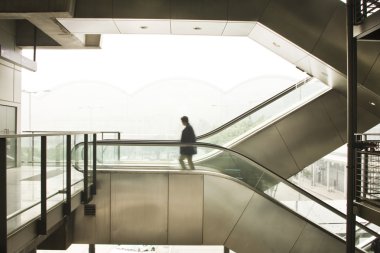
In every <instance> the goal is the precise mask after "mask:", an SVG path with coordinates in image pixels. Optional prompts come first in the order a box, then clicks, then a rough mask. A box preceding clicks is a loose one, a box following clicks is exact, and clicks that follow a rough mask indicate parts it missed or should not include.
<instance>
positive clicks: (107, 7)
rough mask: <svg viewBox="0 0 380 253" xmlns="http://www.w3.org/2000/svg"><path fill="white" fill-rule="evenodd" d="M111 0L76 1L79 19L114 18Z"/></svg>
mask: <svg viewBox="0 0 380 253" xmlns="http://www.w3.org/2000/svg"><path fill="white" fill-rule="evenodd" d="M113 2H114V1H109V0H76V4H75V17H77V18H112V4H113Z"/></svg>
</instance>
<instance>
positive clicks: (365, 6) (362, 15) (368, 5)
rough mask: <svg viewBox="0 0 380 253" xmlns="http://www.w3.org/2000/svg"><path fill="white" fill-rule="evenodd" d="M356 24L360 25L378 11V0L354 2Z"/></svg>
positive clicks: (379, 7)
mask: <svg viewBox="0 0 380 253" xmlns="http://www.w3.org/2000/svg"><path fill="white" fill-rule="evenodd" d="M355 9H356V11H355V19H356V24H360V23H362V22H363V21H364V20H365V19H366V18H368V17H369V16H371V15H372V14H374V13H375V12H378V11H379V10H380V0H358V1H355Z"/></svg>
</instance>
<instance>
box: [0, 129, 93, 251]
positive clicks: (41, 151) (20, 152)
mask: <svg viewBox="0 0 380 253" xmlns="http://www.w3.org/2000/svg"><path fill="white" fill-rule="evenodd" d="M96 137H97V134H96V133H87V132H70V133H67V132H66V133H57V132H55V133H54V132H50V133H47V132H46V133H39V134H21V135H0V180H1V182H0V185H1V186H0V187H1V190H0V195H1V196H0V223H1V224H0V252H8V251H7V238H8V236H10V235H12V234H14V233H15V232H16V231H18V230H19V229H21V228H22V227H24V226H26V225H27V224H30V223H31V222H37V227H38V231H36V232H37V233H38V234H40V235H45V234H46V233H47V227H48V226H47V214H48V210H50V209H52V208H54V207H57V206H58V205H63V206H64V215H66V216H69V215H70V214H71V198H72V196H74V195H76V194H81V201H82V203H84V204H87V203H88V202H89V201H90V200H91V196H92V194H94V193H95V182H96ZM77 143H83V144H84V149H83V151H82V153H80V154H75V155H74V156H72V152H71V150H72V149H73V148H74V147H75V145H76V144H77ZM89 143H91V148H89V145H88V144H89ZM94 144H95V145H94ZM74 163H76V164H81V166H82V168H83V171H82V172H78V171H77V170H75V169H74V168H73V166H72V164H74Z"/></svg>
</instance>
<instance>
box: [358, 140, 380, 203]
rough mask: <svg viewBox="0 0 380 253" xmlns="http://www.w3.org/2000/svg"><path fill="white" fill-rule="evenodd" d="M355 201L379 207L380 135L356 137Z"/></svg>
mask: <svg viewBox="0 0 380 253" xmlns="http://www.w3.org/2000/svg"><path fill="white" fill-rule="evenodd" d="M355 168H356V179H355V182H356V187H355V188H356V201H359V202H367V203H370V204H373V205H376V206H379V207H380V134H360V135H357V146H356V166H355Z"/></svg>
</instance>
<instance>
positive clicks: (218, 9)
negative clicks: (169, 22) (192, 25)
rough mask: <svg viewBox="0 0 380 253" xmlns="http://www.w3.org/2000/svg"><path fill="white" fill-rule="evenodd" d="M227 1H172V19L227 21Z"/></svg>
mask: <svg viewBox="0 0 380 253" xmlns="http://www.w3.org/2000/svg"><path fill="white" fill-rule="evenodd" d="M227 8H228V1H227V0H192V1H188V0H173V1H172V19H200V20H227V18H228V16H227V12H228V11H227Z"/></svg>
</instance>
